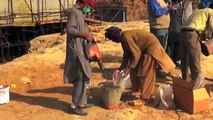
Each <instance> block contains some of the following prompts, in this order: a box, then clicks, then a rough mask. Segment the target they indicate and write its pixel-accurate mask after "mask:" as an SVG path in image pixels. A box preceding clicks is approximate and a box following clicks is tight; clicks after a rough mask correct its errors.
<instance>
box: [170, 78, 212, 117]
mask: <svg viewBox="0 0 213 120" xmlns="http://www.w3.org/2000/svg"><path fill="white" fill-rule="evenodd" d="M173 91H174V100H175V104H176V106H177V107H180V108H182V109H183V110H185V111H186V112H189V113H191V114H193V113H198V112H202V111H205V110H208V109H209V106H210V96H209V94H208V92H207V91H206V89H205V88H200V89H196V90H193V89H192V83H191V82H186V81H184V80H180V79H175V78H173Z"/></svg>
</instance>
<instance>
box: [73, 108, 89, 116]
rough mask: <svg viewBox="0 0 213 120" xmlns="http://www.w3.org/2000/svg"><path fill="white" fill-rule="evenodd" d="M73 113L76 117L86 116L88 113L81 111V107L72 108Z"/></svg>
mask: <svg viewBox="0 0 213 120" xmlns="http://www.w3.org/2000/svg"><path fill="white" fill-rule="evenodd" d="M70 109H71V112H72V113H73V114H76V115H82V116H86V115H87V114H88V113H87V112H85V111H83V110H82V109H80V108H79V107H75V108H70Z"/></svg>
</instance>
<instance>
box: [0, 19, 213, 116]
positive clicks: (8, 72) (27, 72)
mask: <svg viewBox="0 0 213 120" xmlns="http://www.w3.org/2000/svg"><path fill="white" fill-rule="evenodd" d="M111 25H116V26H120V27H122V28H124V29H132V28H140V29H147V30H148V27H147V23H143V22H142V21H140V22H131V23H114V24H107V23H106V24H104V25H103V26H91V27H90V30H91V31H92V33H93V35H94V36H95V37H96V39H97V40H98V41H99V43H98V45H99V48H100V50H101V52H102V54H103V60H104V65H105V67H106V73H107V76H108V77H109V78H110V76H111V74H112V71H113V70H115V69H116V68H118V67H119V65H120V62H121V60H122V58H121V56H122V53H123V52H122V48H121V46H120V44H115V43H113V42H111V41H104V39H105V38H104V36H103V33H104V29H105V28H107V27H109V26H111ZM65 40H66V35H63V36H60V35H59V34H53V35H46V36H40V37H37V38H35V39H34V40H32V41H31V45H32V46H31V48H30V53H29V54H26V55H24V56H22V57H20V58H17V59H15V60H13V61H11V62H8V63H6V64H1V65H0V74H1V76H0V84H8V85H10V84H16V88H14V89H11V90H10V96H11V98H10V102H9V103H8V104H4V105H0V120H142V119H144V120H158V119H159V120H173V119H179V118H181V119H182V120H211V119H212V118H213V114H212V112H213V104H212V98H211V105H210V108H209V110H207V111H205V112H202V113H197V114H193V115H190V114H188V113H186V112H184V111H178V113H177V112H175V110H159V109H157V108H152V107H150V106H145V105H143V106H139V107H132V106H129V105H127V104H126V101H124V100H123V99H124V97H122V105H121V108H119V109H116V110H106V109H104V108H102V107H101V102H100V96H101V95H102V94H101V90H100V88H99V87H98V84H99V83H100V82H103V81H104V78H103V77H102V74H101V71H100V70H99V68H98V65H97V63H95V62H93V63H91V64H92V67H93V75H92V77H93V79H92V88H91V90H90V95H91V97H90V99H89V101H91V102H93V103H95V105H96V106H95V107H93V108H88V109H85V110H86V111H87V112H88V113H89V115H87V116H85V117H82V116H77V115H73V114H70V113H69V109H68V106H69V104H70V101H71V96H70V94H71V91H72V89H73V86H72V85H71V84H69V85H67V84H63V68H64V59H65ZM212 70H213V56H209V57H203V61H202V71H203V73H204V75H205V76H208V77H213V71H212ZM174 72H175V73H180V70H179V69H177V70H176V71H174ZM157 83H158V84H167V83H171V79H170V78H167V79H166V80H162V79H159V78H158V79H157ZM211 94H212V92H211Z"/></svg>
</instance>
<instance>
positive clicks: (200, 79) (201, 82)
mask: <svg viewBox="0 0 213 120" xmlns="http://www.w3.org/2000/svg"><path fill="white" fill-rule="evenodd" d="M204 86H205V78H204V77H203V75H201V74H200V75H199V76H198V78H197V79H196V80H195V82H194V85H193V89H199V88H203V87H204Z"/></svg>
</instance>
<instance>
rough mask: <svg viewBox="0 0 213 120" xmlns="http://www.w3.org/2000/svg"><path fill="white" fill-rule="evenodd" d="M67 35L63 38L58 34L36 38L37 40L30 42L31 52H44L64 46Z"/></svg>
mask: <svg viewBox="0 0 213 120" xmlns="http://www.w3.org/2000/svg"><path fill="white" fill-rule="evenodd" d="M65 36H66V35H63V36H61V35H60V34H59V33H58V34H52V35H44V36H39V37H36V38H35V39H33V40H31V41H30V45H31V47H30V49H29V52H30V53H32V52H41V53H42V52H44V50H45V49H46V48H52V47H55V46H57V45H59V44H62V43H63V42H64V41H65V40H66V39H65Z"/></svg>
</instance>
